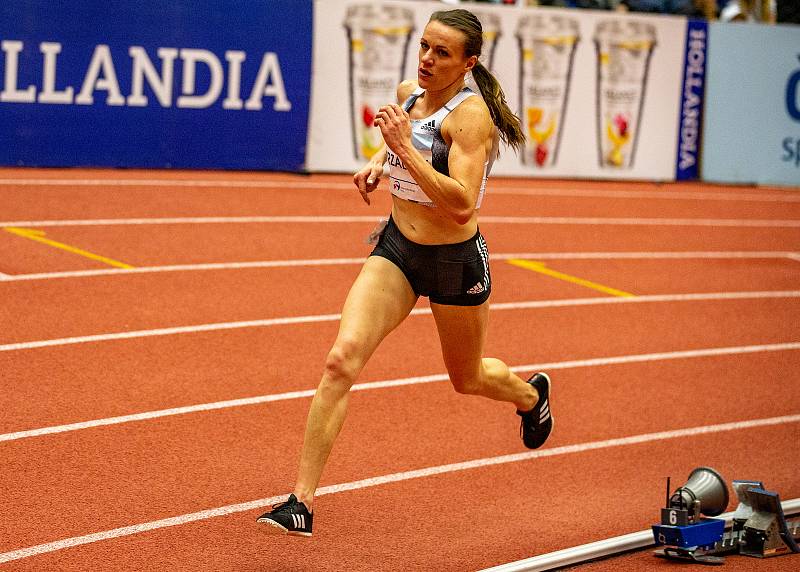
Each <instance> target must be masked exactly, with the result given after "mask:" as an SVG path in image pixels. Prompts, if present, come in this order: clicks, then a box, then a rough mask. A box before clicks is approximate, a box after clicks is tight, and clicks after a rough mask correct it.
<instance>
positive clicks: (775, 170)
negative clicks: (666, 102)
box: [702, 23, 800, 185]
mask: <svg viewBox="0 0 800 572" xmlns="http://www.w3.org/2000/svg"><path fill="white" fill-rule="evenodd" d="M798 57H800V26H780V25H779V26H764V25H758V24H719V23H715V24H712V25H711V28H710V33H709V45H708V76H707V84H706V101H707V104H706V117H705V122H704V132H703V138H704V143H703V167H702V177H703V179H705V180H708V181H715V182H734V183H762V184H781V185H800V59H798Z"/></svg>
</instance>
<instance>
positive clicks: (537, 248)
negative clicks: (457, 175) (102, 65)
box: [0, 210, 800, 274]
mask: <svg viewBox="0 0 800 572" xmlns="http://www.w3.org/2000/svg"><path fill="white" fill-rule="evenodd" d="M385 214H388V210H372V211H370V212H365V213H362V214H359V215H358V216H364V217H367V219H365V220H363V221H360V222H326V223H321V222H319V223H314V222H271V223H247V224H242V223H213V224H143V225H112V226H64V227H53V228H52V229H48V228H46V227H38V228H39V229H41V230H45V231H46V232H48V237H50V238H53V239H54V240H57V241H59V242H63V243H66V244H70V245H73V246H76V247H80V248H82V249H84V250H88V251H90V252H94V253H98V254H102V255H104V256H108V257H110V258H114V259H115V260H120V261H122V262H125V263H127V264H130V265H132V266H156V265H169V264H199V263H206V262H220V261H237V262H245V261H250V260H286V259H315V258H320V257H321V256H324V255H323V253H322V252H321V251H320V245H323V244H324V245H325V252H334V253H336V254H335V256H336V257H345V258H350V257H365V256H367V254H368V253H369V251H370V248H369V247H368V246H367V245H366V244H365V243H364V239H365V238H366V236H367V235H368V234H369V232H370V231H371V230H372V228H373V226H374V223H373V222H372V221H373V220H374V221H376V222H377V220H378V219H379V218H380V217H381V216H384V215H385ZM634 220H636V219H634ZM726 220H727V219H726ZM481 230H482V232H483V234H484V235H485V237H486V240H487V242H488V244H489V248H490V252H565V251H566V252H575V251H579V252H613V251H623V252H625V251H630V250H638V251H659V250H670V251H674V250H688V251H693V250H704V251H708V250H723V251H724V250H743V251H744V250H782V251H787V250H789V251H791V250H794V251H796V250H797V245H798V243H800V227H735V226H714V227H692V226H669V225H667V226H664V225H628V226H625V225H623V226H614V225H605V224H603V225H591V224H589V225H584V224H533V223H530V224H528V223H526V224H509V223H494V222H487V221H484V222H482V223H481ZM214 236H217V237H220V236H224V238H216V239H215V238H214ZM210 237H211V238H210ZM20 242H23V243H24V242H31V241H28V240H27V239H24V238H22V237H18V236H14V235H12V234H10V233H7V232H3V233H0V267H2V271H3V272H4V273H6V274H27V273H33V272H52V271H58V270H71V269H74V268H83V267H86V266H84V265H85V264H86V263H85V262H83V261H80V260H79V262H78V263H76V264H74V265H69V266H67V265H66V263H67V261H64V260H63V259H62V258H61V257H62V256H63V255H62V254H60V253H59V254H58V255H57V257H55V258H54V259H53V263H51V264H47V260H46V259H43V258H41V255H40V256H39V257H34V258H32V259H31V260H30V262H29V261H27V260H20V259H18V258H17V257H16V256H15V249H16V248H17V246H18V245H19V243H20ZM665 245H669V246H668V247H666V248H665ZM35 246H36V248H37V249H39V250H40V251H41V252H49V251H52V250H55V249H52V248H51V247H47V246H45V245H35ZM26 248H30V245H26ZM65 254H66V253H65ZM54 256H56V255H55V254H54ZM72 256H73V257H74V258H76V259H79V258H80V257H78V256H76V255H72ZM89 262H91V263H92V266H89V267H93V268H102V267H103V265H102V264H100V263H97V262H92V261H89ZM58 264H64V266H59V265H58Z"/></svg>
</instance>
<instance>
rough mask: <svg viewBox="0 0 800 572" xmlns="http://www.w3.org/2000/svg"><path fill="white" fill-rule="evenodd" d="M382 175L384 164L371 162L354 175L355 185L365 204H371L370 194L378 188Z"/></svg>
mask: <svg viewBox="0 0 800 572" xmlns="http://www.w3.org/2000/svg"><path fill="white" fill-rule="evenodd" d="M382 175H383V163H382V162H381V163H380V164H379V163H377V162H376V161H370V162H369V163H367V164H366V165H364V167H362V168H361V170H360V171H358V172H357V173H356V174H355V175H353V183H355V185H356V187H357V188H358V192H359V193H361V198H362V199H364V202H365V203H367V204H369V193H371V192H372V191H374V190H375V189H377V188H378V182H379V181H380V179H381V176H382Z"/></svg>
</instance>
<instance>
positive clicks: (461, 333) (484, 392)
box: [431, 300, 539, 411]
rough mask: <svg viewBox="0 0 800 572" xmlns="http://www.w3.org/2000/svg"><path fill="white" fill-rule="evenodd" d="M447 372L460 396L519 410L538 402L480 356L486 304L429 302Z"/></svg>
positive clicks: (503, 368)
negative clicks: (508, 403) (487, 400)
mask: <svg viewBox="0 0 800 572" xmlns="http://www.w3.org/2000/svg"><path fill="white" fill-rule="evenodd" d="M431 310H432V312H433V317H434V319H435V320H436V328H437V329H438V331H439V341H440V343H441V346H442V357H443V358H444V363H445V367H447V373H448V374H449V375H450V381H451V382H452V384H453V387H454V388H455V390H456V391H458V392H459V393H465V394H470V395H480V396H483V397H488V398H489V399H495V400H497V401H508V402H510V403H513V404H515V405H516V406H517V409H518V410H519V411H529V410H531V409H532V408H533V407H534V406H535V405H536V403H537V401H538V399H539V395H538V393H537V392H536V389H535V388H534V387H533V386H532V385H531V384H529V383H527V382H526V381H523V380H522V378H520V377H519V376H517V375H516V374H514V373H513V372H512V371H511V370H510V369H509V368H508V366H507V365H506V364H505V363H503V362H502V361H500V360H499V359H496V358H485V357H483V346H484V343H485V341H486V329H487V326H488V323H489V301H488V300H487V301H486V302H484V303H483V304H481V305H480V306H448V305H443V304H436V303H434V302H431Z"/></svg>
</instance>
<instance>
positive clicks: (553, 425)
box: [539, 371, 556, 444]
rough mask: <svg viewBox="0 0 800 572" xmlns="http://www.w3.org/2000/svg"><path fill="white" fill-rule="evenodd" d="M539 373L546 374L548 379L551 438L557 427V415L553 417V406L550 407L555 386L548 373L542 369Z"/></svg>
mask: <svg viewBox="0 0 800 572" xmlns="http://www.w3.org/2000/svg"><path fill="white" fill-rule="evenodd" d="M539 375H542V376H544V378H545V379H546V380H547V408H548V409H549V410H550V435H548V436H547V438H548V439H549V438H550V437H551V436H552V435H553V429H555V428H556V419H555V417H553V408H552V407H550V394H551V393H552V391H553V387H552V385H551V384H552V382H551V381H550V376H549V375H547V374H546V373H545V372H543V371H540V372H539ZM542 444H544V443H542Z"/></svg>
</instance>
